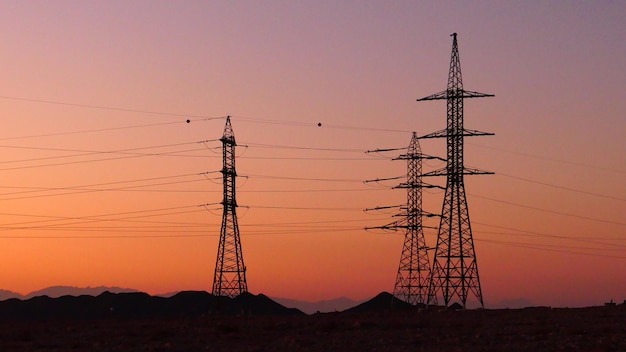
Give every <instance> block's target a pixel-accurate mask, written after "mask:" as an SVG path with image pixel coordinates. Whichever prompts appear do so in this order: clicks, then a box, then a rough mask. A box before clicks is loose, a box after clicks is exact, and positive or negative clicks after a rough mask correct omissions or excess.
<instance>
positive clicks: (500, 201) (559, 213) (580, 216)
mask: <svg viewBox="0 0 626 352" xmlns="http://www.w3.org/2000/svg"><path fill="white" fill-rule="evenodd" d="M468 194H469V193H468ZM469 195H471V196H472V197H476V198H481V199H486V200H489V201H492V202H496V203H502V204H507V205H513V206H516V207H521V208H526V209H532V210H537V211H542V212H546V213H551V214H557V215H562V216H569V217H573V218H578V219H584V220H589V221H596V222H603V223H607V224H614V225H620V226H626V223H623V222H618V221H611V220H604V219H597V218H592V217H588V216H583V215H577V214H570V213H564V212H560V211H556V210H549V209H544V208H539V207H535V206H532V205H526V204H519V203H514V202H509V201H506V200H500V199H494V198H490V197H485V196H480V195H477V194H469Z"/></svg>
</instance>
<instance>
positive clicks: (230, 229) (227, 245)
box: [213, 116, 248, 297]
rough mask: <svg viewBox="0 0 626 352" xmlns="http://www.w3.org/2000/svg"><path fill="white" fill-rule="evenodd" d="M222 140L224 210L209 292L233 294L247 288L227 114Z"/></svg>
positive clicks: (236, 294)
mask: <svg viewBox="0 0 626 352" xmlns="http://www.w3.org/2000/svg"><path fill="white" fill-rule="evenodd" d="M220 140H221V141H222V155H223V158H222V159H223V168H222V176H223V187H224V200H223V201H222V205H223V206H224V212H223V215H222V228H221V230H220V240H219V244H218V247H217V260H216V262H215V274H214V276H213V295H214V296H228V297H235V296H238V295H239V294H241V293H243V292H247V291H248V284H247V282H246V266H245V265H244V263H243V254H242V253H241V239H240V236H239V225H238V224H237V212H236V209H237V200H236V198H235V179H236V178H237V172H236V171H235V146H236V145H237V143H236V142H235V134H234V133H233V129H232V127H231V125H230V116H228V117H226V125H225V126H224V134H223V136H222V138H221V139H220Z"/></svg>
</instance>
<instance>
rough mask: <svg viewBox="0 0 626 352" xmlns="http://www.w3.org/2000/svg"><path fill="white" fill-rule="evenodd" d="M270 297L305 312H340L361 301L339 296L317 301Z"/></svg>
mask: <svg viewBox="0 0 626 352" xmlns="http://www.w3.org/2000/svg"><path fill="white" fill-rule="evenodd" d="M272 299H273V300H274V301H276V302H278V303H280V304H282V305H283V306H285V307H290V308H297V309H299V310H301V311H303V312H304V313H306V314H314V313H317V312H320V313H329V312H341V311H344V310H346V309H348V308H352V307H354V306H356V305H359V304H361V303H363V301H354V300H352V299H350V298H346V297H339V298H335V299H328V300H321V301H317V302H307V301H299V300H295V299H289V298H279V297H272Z"/></svg>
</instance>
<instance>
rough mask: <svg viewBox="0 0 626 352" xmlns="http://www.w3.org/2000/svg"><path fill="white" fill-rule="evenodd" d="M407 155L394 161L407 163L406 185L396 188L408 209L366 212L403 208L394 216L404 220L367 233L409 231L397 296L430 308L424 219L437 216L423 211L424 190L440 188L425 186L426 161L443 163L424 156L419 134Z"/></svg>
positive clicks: (428, 269)
mask: <svg viewBox="0 0 626 352" xmlns="http://www.w3.org/2000/svg"><path fill="white" fill-rule="evenodd" d="M401 149H405V148H392V149H376V150H373V151H367V152H366V153H372V152H388V151H393V150H401ZM406 151H407V152H406V154H402V155H400V156H398V157H396V158H394V159H393V160H406V161H407V174H406V181H405V182H402V183H400V184H399V185H397V186H395V187H393V188H406V189H407V201H406V206H404V205H400V206H382V207H375V208H370V209H365V210H366V211H369V210H380V209H389V208H396V207H399V208H400V210H401V212H400V213H399V214H396V215H394V216H395V217H400V219H399V220H396V221H394V222H392V223H389V224H387V225H383V226H376V227H366V228H365V229H366V230H368V229H383V230H397V229H404V230H405V235H404V244H403V246H402V254H401V256H400V264H399V265H398V273H397V275H396V282H395V286H394V290H393V295H394V297H396V298H398V299H400V300H403V301H405V302H407V303H410V304H413V305H417V304H427V302H428V287H429V286H428V285H429V279H430V275H429V273H430V263H429V260H428V252H427V250H428V247H426V241H425V239H424V230H423V226H422V216H423V215H427V216H432V215H433V214H431V213H426V212H424V211H423V210H422V188H433V187H439V186H434V185H430V184H427V183H424V182H422V159H439V160H443V159H441V158H438V157H433V156H428V155H424V154H422V150H421V148H420V145H419V141H418V138H417V134H416V133H415V132H413V136H412V138H411V142H410V143H409V146H408V148H406ZM398 178H400V177H391V178H382V179H375V180H368V181H365V182H366V183H368V182H378V181H386V180H396V179H398ZM439 188H441V187H439Z"/></svg>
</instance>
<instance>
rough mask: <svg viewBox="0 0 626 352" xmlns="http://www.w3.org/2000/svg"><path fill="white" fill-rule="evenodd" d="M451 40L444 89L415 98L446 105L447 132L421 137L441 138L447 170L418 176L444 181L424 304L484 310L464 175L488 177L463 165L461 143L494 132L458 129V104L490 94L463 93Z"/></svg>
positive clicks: (460, 110) (460, 109)
mask: <svg viewBox="0 0 626 352" xmlns="http://www.w3.org/2000/svg"><path fill="white" fill-rule="evenodd" d="M456 37H457V35H456V33H453V34H452V38H453V39H452V58H451V60H450V71H449V74H448V86H447V89H446V90H445V91H442V92H439V93H435V94H433V95H430V96H427V97H424V98H420V99H417V101H424V100H446V102H447V127H446V129H444V130H441V131H437V132H434V133H431V134H427V135H425V136H422V137H420V138H443V137H445V138H446V150H447V161H446V167H445V168H443V169H439V170H434V171H431V172H428V173H425V174H423V176H444V175H445V176H446V191H445V196H444V199H443V206H442V211H441V220H440V224H439V231H438V235H437V247H436V248H435V254H434V258H433V267H432V270H431V281H430V285H429V290H428V298H429V299H428V301H429V303H430V304H435V302H436V298H437V296H438V295H441V296H442V297H443V302H444V303H445V305H446V307H448V306H450V304H451V302H453V301H454V300H455V299H458V300H460V302H459V304H461V305H462V306H463V308H467V299H468V296H469V294H470V293H471V294H473V295H474V296H475V298H476V299H477V300H478V302H479V303H480V305H481V307H484V303H483V295H482V291H481V288H480V279H479V276H478V264H477V261H476V253H475V251H474V240H473V238H472V228H471V225H470V218H469V211H468V207H467V199H466V196H465V185H464V182H463V176H464V175H477V174H490V173H491V172H486V171H481V170H477V169H470V168H466V167H465V166H464V165H463V138H464V137H466V136H484V135H493V133H487V132H479V131H473V130H468V129H465V128H464V127H463V100H464V99H466V98H482V97H493V94H485V93H478V92H472V91H468V90H464V89H463V79H462V77H461V62H460V60H459V48H458V44H457V38H456Z"/></svg>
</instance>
